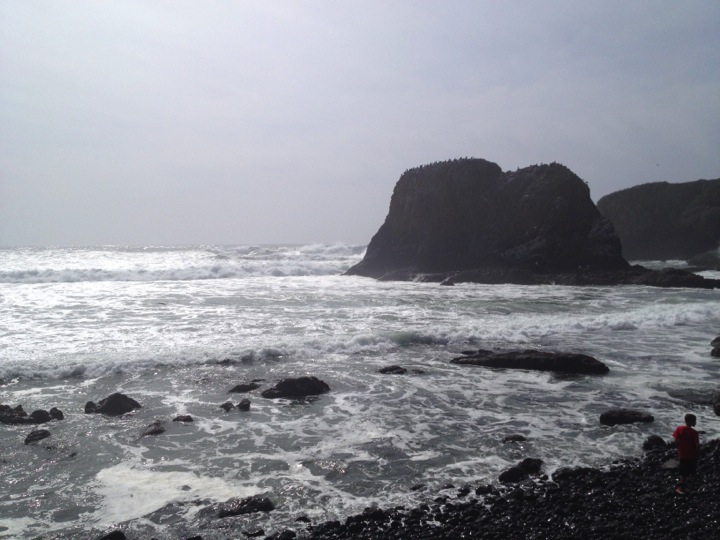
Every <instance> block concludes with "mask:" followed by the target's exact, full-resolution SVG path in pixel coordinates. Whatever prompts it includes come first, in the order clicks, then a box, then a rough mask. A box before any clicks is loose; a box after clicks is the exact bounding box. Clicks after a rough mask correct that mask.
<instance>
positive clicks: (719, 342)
mask: <svg viewBox="0 0 720 540" xmlns="http://www.w3.org/2000/svg"><path fill="white" fill-rule="evenodd" d="M710 346H711V347H720V336H718V337H716V338H714V339H713V340H712V341H711V342H710Z"/></svg>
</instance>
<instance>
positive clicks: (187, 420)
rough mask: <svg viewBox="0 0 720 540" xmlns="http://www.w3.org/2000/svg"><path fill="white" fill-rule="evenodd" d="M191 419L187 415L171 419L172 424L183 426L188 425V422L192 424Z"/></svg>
mask: <svg viewBox="0 0 720 540" xmlns="http://www.w3.org/2000/svg"><path fill="white" fill-rule="evenodd" d="M193 421H194V420H193V417H192V416H190V415H189V414H180V415H178V416H176V417H175V418H173V422H182V423H183V424H188V423H190V422H193Z"/></svg>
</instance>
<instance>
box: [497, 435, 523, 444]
mask: <svg viewBox="0 0 720 540" xmlns="http://www.w3.org/2000/svg"><path fill="white" fill-rule="evenodd" d="M524 441H527V438H525V437H523V436H522V435H519V434H514V435H506V436H505V437H503V440H502V442H504V443H508V442H524Z"/></svg>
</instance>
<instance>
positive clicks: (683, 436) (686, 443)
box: [673, 426, 700, 459]
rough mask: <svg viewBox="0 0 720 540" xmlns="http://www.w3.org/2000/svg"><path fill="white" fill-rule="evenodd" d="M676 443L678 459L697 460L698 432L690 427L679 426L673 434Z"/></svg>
mask: <svg viewBox="0 0 720 540" xmlns="http://www.w3.org/2000/svg"><path fill="white" fill-rule="evenodd" d="M673 438H674V439H675V440H676V441H677V449H678V455H679V457H680V459H697V458H698V446H700V437H698V432H697V431H695V430H694V429H693V428H691V427H690V426H680V427H678V428H677V429H676V430H675V432H674V433H673Z"/></svg>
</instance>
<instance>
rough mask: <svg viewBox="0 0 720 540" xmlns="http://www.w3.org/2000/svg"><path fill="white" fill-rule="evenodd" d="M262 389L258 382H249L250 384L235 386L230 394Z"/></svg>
mask: <svg viewBox="0 0 720 540" xmlns="http://www.w3.org/2000/svg"><path fill="white" fill-rule="evenodd" d="M258 388H260V385H259V384H258V383H256V382H249V383H241V384H238V385H236V386H233V387H232V388H231V389H230V391H229V393H231V394H239V393H244V392H251V391H252V390H257V389H258Z"/></svg>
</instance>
